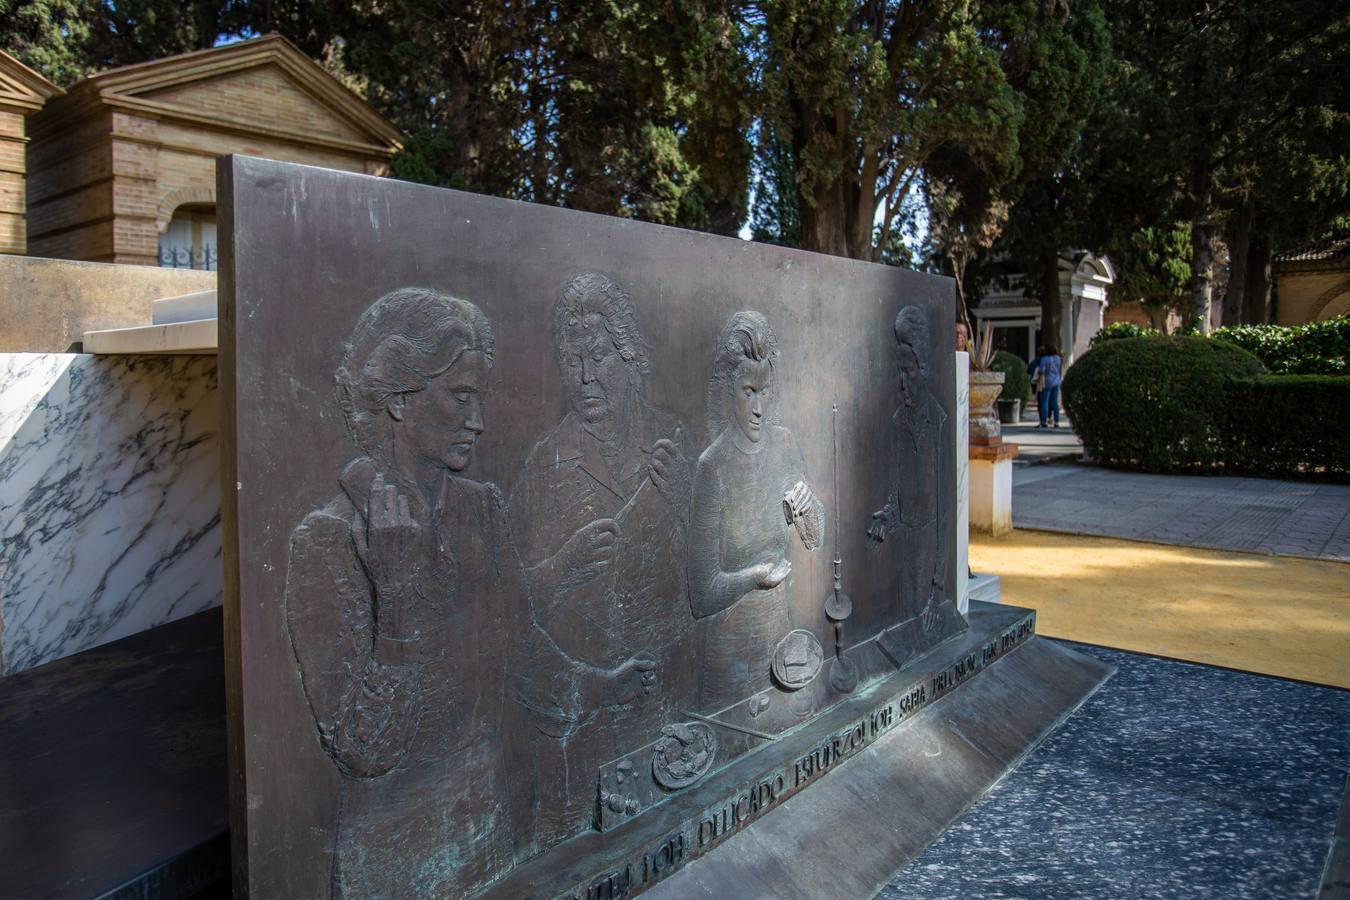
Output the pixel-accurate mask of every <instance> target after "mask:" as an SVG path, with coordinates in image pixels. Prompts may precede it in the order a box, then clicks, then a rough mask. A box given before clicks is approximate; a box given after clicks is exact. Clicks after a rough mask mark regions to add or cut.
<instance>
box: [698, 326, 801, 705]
mask: <svg viewBox="0 0 1350 900" xmlns="http://www.w3.org/2000/svg"><path fill="white" fill-rule="evenodd" d="M778 361H779V355H778V339H777V338H776V337H775V336H774V333H773V331H772V330H771V329H770V328H769V323H768V321H767V320H766V319H765V318H764V316H763V315H762V314H761V313H758V312H738V313H736V314H735V315H733V316H732V317H731V320H730V321H729V322H728V323H727V325H726V327H725V328H723V330H722V333H721V335H720V337H719V338H718V342H717V349H716V352H715V355H714V357H713V367H712V376H711V378H710V383H709V386H708V398H707V400H708V433H709V435H712V436H713V439H712V443H711V444H710V445H709V446H708V448H707V449H706V450H704V451H703V454H702V455H701V456H700V457H699V460H698V466H697V468H696V470H695V474H694V497H693V514H692V517H691V520H690V527H689V595H690V602H691V605H692V607H693V614H694V617H695V619H697V620H698V640H699V646H700V648H701V654H700V660H699V662H700V677H701V685H700V690H699V694H700V698H699V705H700V707H701V711H702V712H703V713H705V714H713V713H715V712H717V711H718V710H721V709H723V708H725V707H727V706H730V705H732V704H734V703H738V702H739V701H741V700H744V699H746V698H747V697H749V696H751V695H752V694H755V693H758V692H760V691H762V690H765V689H766V688H768V687H770V684H771V682H770V677H771V671H772V665H773V654H774V649H775V648H776V647H777V645H778V642H779V641H780V640H782V638H783V637H784V636H786V635H787V633H788V632H789V631H790V630H791V629H792V625H791V622H790V619H789V615H788V602H787V585H786V581H787V578H788V574H789V572H790V571H791V568H792V567H791V564H790V563H789V562H788V543H789V541H790V540H791V538H792V535H793V534H794V533H795V534H796V535H797V537H798V539H799V540H800V541H801V542H802V544H803V545H804V546H805V547H806V548H807V549H808V550H813V549H815V548H816V547H817V546H818V545H819V544H820V539H821V535H822V530H823V527H824V510H823V508H822V506H821V503H820V501H819V500H817V499H816V496H815V494H813V493H812V491H811V488H810V487H809V486H808V484H807V481H806V464H805V462H804V461H803V459H802V453H801V450H800V448H798V446H797V441H796V438H794V437H793V435H792V432H791V431H789V430H788V429H786V428H784V427H783V426H782V425H780V424H778V421H779V411H778V398H777V394H776V390H775V388H776V379H777V374H778V373H777V367H778Z"/></svg>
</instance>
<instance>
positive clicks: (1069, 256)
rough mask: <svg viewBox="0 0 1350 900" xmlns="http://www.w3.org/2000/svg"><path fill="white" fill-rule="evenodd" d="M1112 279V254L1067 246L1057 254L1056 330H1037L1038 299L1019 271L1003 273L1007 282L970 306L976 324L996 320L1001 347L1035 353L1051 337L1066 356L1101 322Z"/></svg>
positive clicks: (1078, 350)
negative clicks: (1072, 249) (1069, 249)
mask: <svg viewBox="0 0 1350 900" xmlns="http://www.w3.org/2000/svg"><path fill="white" fill-rule="evenodd" d="M1115 282H1116V270H1115V268H1114V267H1113V266H1112V265H1111V260H1109V259H1108V258H1106V257H1105V256H1097V255H1096V254H1093V253H1089V252H1087V251H1086V250H1080V251H1076V252H1066V253H1062V254H1060V257H1059V302H1060V311H1059V334H1057V335H1053V336H1052V335H1046V334H1043V333H1042V331H1041V303H1040V300H1039V299H1037V298H1036V297H1028V296H1027V294H1026V280H1025V277H1024V276H1023V275H1021V274H1017V275H1012V276H1010V277H1009V278H1008V279H1007V282H1006V283H1007V286H1006V287H1003V288H997V289H995V290H992V291H990V292H989V293H988V294H986V295H985V296H984V297H983V298H981V299H980V305H979V306H978V307H976V308H975V309H974V310H972V312H973V313H974V315H975V319H976V328H980V327H982V326H983V324H984V323H985V322H992V323H993V326H994V340H995V344H996V346H997V347H998V348H999V349H1000V350H1008V351H1010V352H1012V353H1016V354H1017V355H1018V356H1021V357H1022V358H1024V359H1026V360H1027V361H1028V362H1029V361H1031V360H1033V359H1035V358H1036V349H1037V347H1038V346H1039V345H1040V344H1041V343H1043V342H1045V341H1046V340H1054V341H1055V343H1056V345H1057V346H1058V348H1059V350H1060V352H1061V353H1062V354H1063V355H1064V358H1065V359H1066V360H1067V361H1068V362H1072V361H1073V360H1074V359H1076V358H1077V357H1079V356H1081V355H1082V354H1083V353H1086V352H1087V348H1088V342H1089V341H1091V340H1092V336H1093V335H1095V334H1096V333H1097V332H1098V331H1100V330H1101V328H1102V323H1103V319H1104V315H1105V311H1106V304H1107V295H1108V291H1109V290H1110V288H1111V286H1112V285H1113V284H1115Z"/></svg>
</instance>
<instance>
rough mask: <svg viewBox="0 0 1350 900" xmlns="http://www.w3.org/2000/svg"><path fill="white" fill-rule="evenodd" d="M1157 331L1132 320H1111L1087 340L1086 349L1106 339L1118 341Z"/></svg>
mask: <svg viewBox="0 0 1350 900" xmlns="http://www.w3.org/2000/svg"><path fill="white" fill-rule="evenodd" d="M1157 333H1158V332H1157V331H1155V330H1154V329H1152V328H1149V327H1148V326H1147V325H1136V324H1134V323H1133V322H1112V323H1111V324H1110V325H1104V326H1102V328H1101V329H1099V330H1098V331H1097V333H1096V334H1094V335H1093V336H1092V338H1091V340H1089V341H1088V349H1089V350H1091V349H1092V348H1093V347H1096V346H1097V345H1098V344H1104V343H1106V342H1107V341H1118V340H1120V339H1121V338H1132V337H1148V336H1150V335H1155V334H1157Z"/></svg>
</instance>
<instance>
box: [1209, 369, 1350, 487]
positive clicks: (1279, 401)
mask: <svg viewBox="0 0 1350 900" xmlns="http://www.w3.org/2000/svg"><path fill="white" fill-rule="evenodd" d="M1226 393H1227V398H1228V409H1227V416H1226V417H1225V420H1224V435H1223V439H1224V462H1225V468H1228V469H1232V470H1234V471H1239V472H1249V473H1257V474H1263V475H1306V474H1310V473H1321V474H1325V475H1331V476H1335V477H1338V478H1350V378H1344V377H1342V378H1338V377H1334V376H1328V375H1266V376H1263V377H1261V378H1254V379H1240V380H1237V381H1232V382H1229V384H1228V388H1227V392H1226Z"/></svg>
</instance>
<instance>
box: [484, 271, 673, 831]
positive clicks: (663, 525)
mask: <svg viewBox="0 0 1350 900" xmlns="http://www.w3.org/2000/svg"><path fill="white" fill-rule="evenodd" d="M553 327H554V337H555V340H556V344H555V347H556V354H557V363H558V368H559V371H560V373H561V377H562V382H563V392H564V396H565V397H566V400H567V407H568V409H567V412H566V414H565V415H564V416H563V418H562V421H560V422H559V423H558V424H557V425H556V426H555V427H554V428H553V430H552V431H550V432H549V433H548V434H547V435H545V436H544V437H543V438H542V439H541V440H540V441H539V443H538V444H536V445H535V447H534V449H533V451H532V452H531V453H530V456H529V458H528V459H527V460H526V462H525V465H524V469H523V471H522V472H521V474H520V477H519V478H518V479H517V482H516V486H515V487H514V488H513V490H512V494H511V503H510V508H511V520H512V524H513V531H514V533H515V535H516V539H517V541H518V546H519V547H520V551H521V555H522V557H523V558H524V561H525V565H526V566H527V568H528V571H529V577H530V580H531V583H532V584H533V585H534V591H535V597H536V598H538V602H539V619H540V624H541V625H542V627H543V628H544V630H545V631H546V632H547V633H548V634H549V636H550V637H551V638H552V639H553V640H554V641H555V642H556V643H557V645H558V646H559V647H560V648H562V649H563V650H564V651H565V652H567V653H568V654H570V655H571V656H573V657H576V658H577V659H580V660H583V661H585V662H587V663H590V664H591V665H594V666H597V667H601V668H609V667H613V666H617V665H621V664H622V662H623V661H624V660H626V659H628V658H629V657H632V656H635V655H636V656H637V657H638V658H639V659H642V660H645V661H647V663H648V664H652V665H654V666H655V673H656V674H658V675H659V676H660V679H661V689H660V691H659V692H657V693H656V694H655V695H653V696H652V697H651V698H650V699H648V700H647V702H646V703H644V704H642V705H634V706H616V707H610V708H608V709H606V710H605V711H603V712H602V713H601V714H599V715H596V716H594V717H592V718H591V719H589V720H588V721H586V722H584V723H554V722H550V721H548V719H547V717H540V718H539V725H540V728H541V730H542V731H544V732H545V733H546V734H549V735H550V736H552V737H554V738H556V739H557V740H555V741H554V742H553V743H552V744H550V743H549V742H548V741H544V740H541V741H540V742H539V748H540V760H539V764H538V765H539V772H540V780H541V784H540V798H541V799H540V802H541V812H540V816H539V827H540V828H541V829H542V832H543V835H544V837H545V838H546V839H547V838H550V837H553V836H558V837H562V836H566V835H568V834H572V833H575V832H576V831H577V830H578V829H579V828H584V827H586V826H588V825H590V824H591V822H592V821H593V819H594V816H595V804H596V790H597V773H598V771H599V768H600V766H601V765H603V764H604V763H606V762H609V761H611V760H613V759H615V758H617V757H619V756H621V755H623V754H624V753H627V752H629V751H631V750H634V749H636V748H637V747H640V746H642V745H643V744H645V743H647V742H648V741H651V740H655V739H656V738H658V737H660V735H661V729H662V727H663V726H665V725H667V724H669V723H671V722H674V721H677V720H678V718H679V711H680V710H681V709H687V708H688V704H689V702H690V700H691V699H692V697H691V694H692V670H693V667H692V661H691V659H690V653H689V650H690V646H689V638H690V631H691V628H692V619H691V617H690V615H689V607H688V600H687V592H686V587H685V569H684V560H685V556H686V538H685V536H686V534H687V530H688V519H689V496H690V490H691V487H690V484H691V466H690V463H689V456H688V453H687V452H686V447H685V432H684V428H683V427H682V426H681V424H680V422H679V420H678V419H676V417H675V416H674V415H672V414H671V413H668V412H665V411H663V410H659V409H655V408H653V407H651V406H649V405H648V404H647V402H646V399H645V397H644V378H645V376H646V375H647V374H648V369H649V362H648V357H647V346H646V344H645V342H644V340H643V337H642V335H641V333H640V332H639V331H638V327H637V321H636V319H635V317H634V313H633V307H632V303H631V300H630V298H629V296H628V295H627V293H625V292H624V291H623V289H622V288H620V287H619V285H617V284H615V283H614V281H613V280H612V279H610V278H609V277H608V276H607V275H604V274H603V273H600V272H583V273H582V274H579V275H577V276H575V277H573V278H571V279H570V280H569V281H568V282H567V284H566V285H564V287H563V289H562V292H561V294H560V296H559V298H558V301H557V303H556V304H555V306H554V322H553ZM560 725H561V726H562V727H558V726H560ZM550 756H551V757H552V759H553V761H552V762H550V759H549V758H550Z"/></svg>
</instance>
